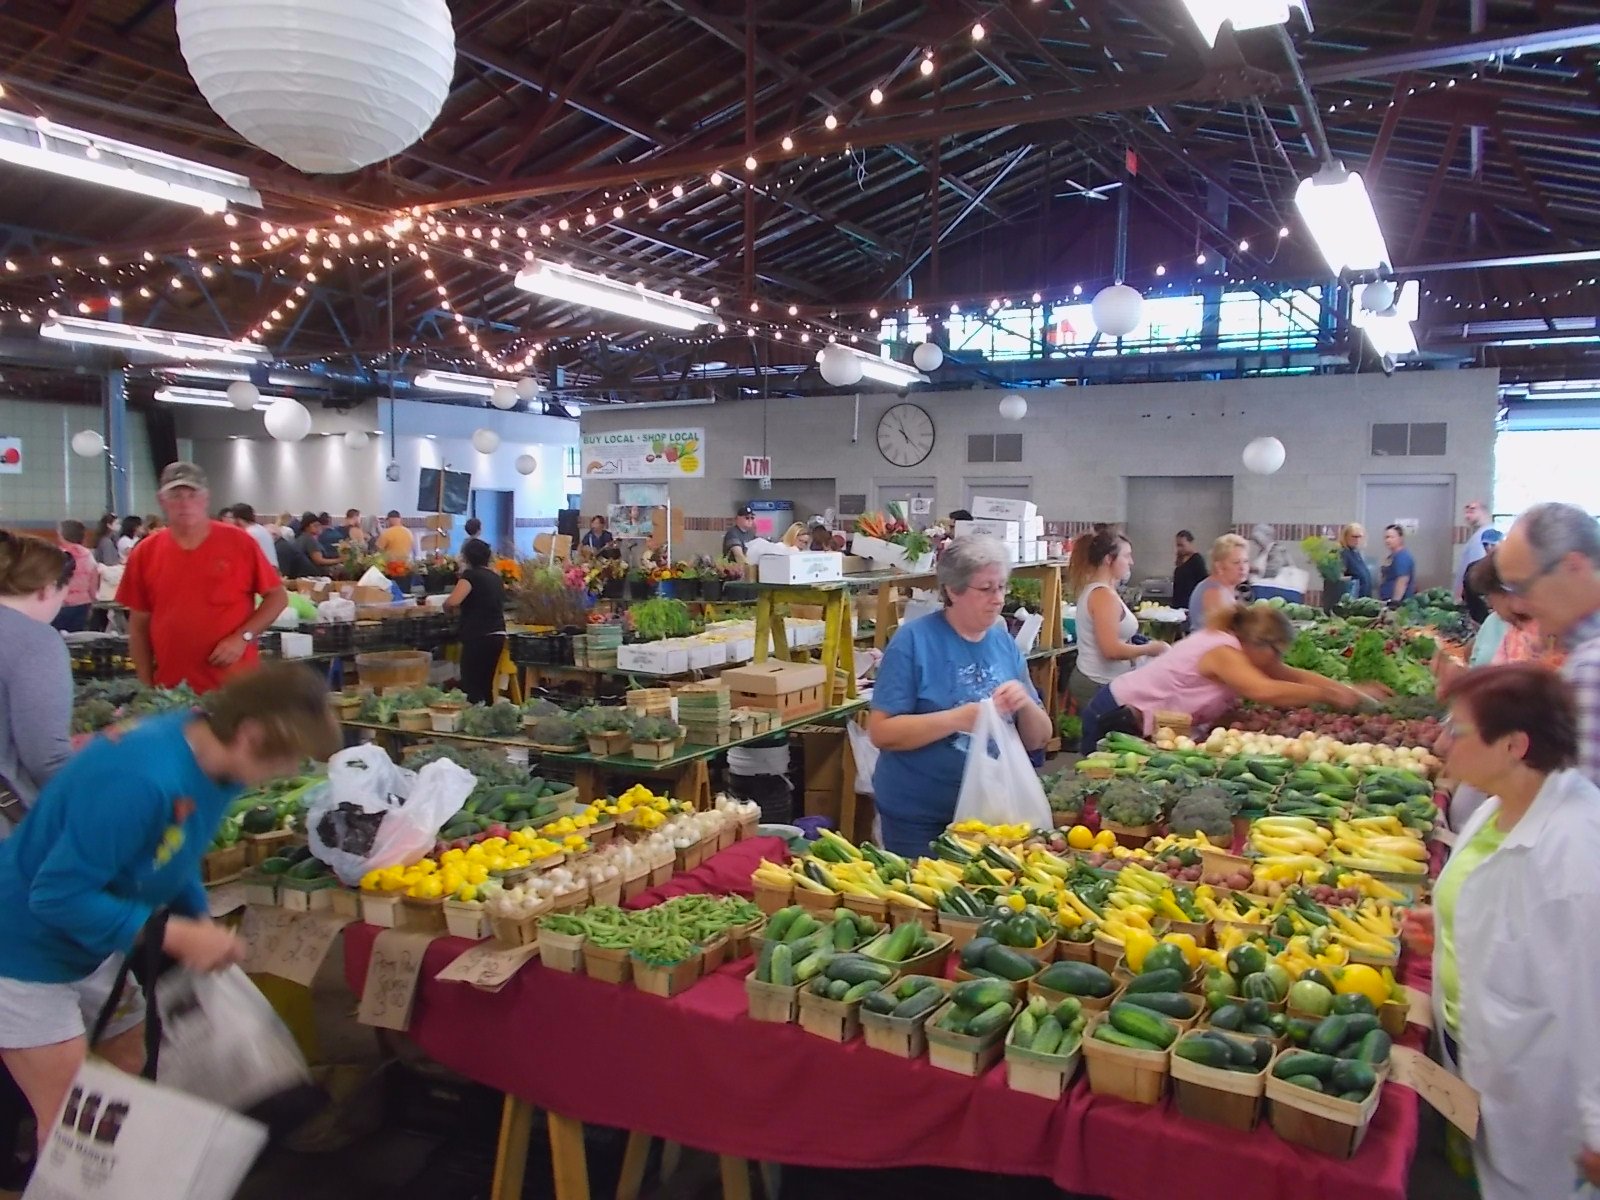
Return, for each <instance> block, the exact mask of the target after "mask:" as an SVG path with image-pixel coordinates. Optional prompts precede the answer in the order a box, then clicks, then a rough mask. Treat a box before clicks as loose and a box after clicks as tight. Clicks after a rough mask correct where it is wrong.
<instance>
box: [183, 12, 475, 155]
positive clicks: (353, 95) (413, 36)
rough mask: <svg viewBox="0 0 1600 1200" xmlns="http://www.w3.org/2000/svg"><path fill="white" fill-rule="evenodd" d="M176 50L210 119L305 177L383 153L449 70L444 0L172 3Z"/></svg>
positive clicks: (431, 107)
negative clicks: (221, 122) (214, 118)
mask: <svg viewBox="0 0 1600 1200" xmlns="http://www.w3.org/2000/svg"><path fill="white" fill-rule="evenodd" d="M177 24H178V45H179V48H180V49H181V50H182V51H183V58H184V61H185V62H186V63H188V64H189V71H190V73H191V74H192V75H193V76H194V81H195V84H196V85H197V86H198V87H199V89H200V93H201V95H203V96H204V97H205V98H206V102H207V103H208V104H210V105H211V107H212V109H214V110H215V111H216V114H217V115H218V116H219V117H221V118H222V119H223V120H224V121H226V122H227V123H228V124H229V125H230V126H232V127H233V128H234V129H235V130H236V131H238V132H239V133H240V134H241V135H243V136H244V137H245V138H246V139H247V140H249V141H250V142H252V143H253V144H255V145H257V146H260V147H261V148H262V149H263V150H267V151H270V152H271V153H273V154H276V155H277V156H278V157H279V158H281V159H283V161H284V162H286V163H288V164H289V165H290V166H292V167H295V168H297V169H299V170H301V171H306V172H308V173H312V174H317V173H324V172H327V173H333V174H343V173H345V172H348V171H355V170H358V169H359V168H361V167H364V166H367V165H368V164H369V163H375V162H380V161H381V160H383V159H386V158H390V157H392V156H394V155H396V154H398V153H400V151H402V150H404V149H405V148H406V147H407V146H410V145H411V144H412V143H413V142H415V141H416V140H417V139H418V138H420V137H421V136H422V135H423V134H424V133H426V132H427V131H428V127H429V126H430V125H432V124H433V122H434V119H435V118H436V117H438V115H439V110H440V108H441V107H442V106H443V104H444V100H445V96H446V95H447V94H448V93H449V90H450V79H451V76H452V75H453V74H454V73H455V63H456V40H455V30H454V28H453V27H452V26H451V23H450V10H449V8H448V6H447V5H446V3H445V0H338V2H337V3H330V2H329V0H178V3H177Z"/></svg>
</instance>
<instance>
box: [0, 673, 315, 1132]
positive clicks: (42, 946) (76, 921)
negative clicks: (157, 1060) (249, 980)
mask: <svg viewBox="0 0 1600 1200" xmlns="http://www.w3.org/2000/svg"><path fill="white" fill-rule="evenodd" d="M205 704H206V707H205V709H204V710H203V711H193V712H189V711H185V712H176V713H169V714H166V715H164V716H159V717H150V718H148V719H146V720H143V721H141V722H140V723H139V724H138V725H136V726H134V727H132V728H130V729H127V730H116V729H113V730H108V731H107V732H106V733H104V734H102V735H101V736H99V737H97V738H95V739H94V741H92V742H91V743H89V745H88V746H86V747H85V748H84V749H83V750H81V751H79V752H78V753H77V754H76V755H74V756H73V757H72V758H70V759H69V760H68V761H67V763H66V765H65V766H64V767H62V768H61V770H60V771H58V772H57V773H56V774H55V776H54V777H53V778H52V779H51V780H50V782H49V783H48V784H47V785H46V786H45V788H44V790H43V791H42V792H41V793H40V794H39V800H38V803H37V804H35V805H34V806H33V808H32V809H30V810H29V812H28V815H27V816H26V817H24V818H23V820H22V822H21V823H20V824H19V825H18V826H17V828H16V832H14V833H13V834H12V835H11V836H10V837H9V838H7V839H6V840H5V841H4V842H0V912H4V913H5V914H6V928H5V935H4V936H3V937H0V1059H3V1060H4V1062H5V1065H6V1068H7V1069H8V1070H9V1071H10V1072H11V1076H12V1078H13V1079H15V1080H16V1082H17V1086H18V1087H20V1088H21V1089H22V1092H23V1094H24V1095H25V1096H27V1098H28V1103H29V1104H30V1105H31V1106H32V1108H33V1112H34V1116H35V1118H36V1119H37V1124H38V1140H39V1144H40V1145H41V1146H42V1145H44V1142H45V1139H46V1138H47V1137H48V1136H49V1134H50V1130H51V1127H52V1125H53V1124H54V1122H55V1119H56V1114H57V1113H59V1112H60V1110H61V1106H62V1104H63V1102H64V1101H65V1099H66V1095H67V1089H68V1088H69V1087H70V1086H71V1084H72V1080H73V1078H74V1077H75V1076H76V1075H77V1073H78V1068H79V1067H81V1066H82V1065H83V1062H84V1058H85V1056H86V1055H87V1054H88V1051H89V1044H88V1033H89V1031H90V1029H91V1028H92V1026H93V1023H94V1021H95V1018H96V1017H97V1016H98V1015H99V1013H100V1010H101V1009H102V1008H103V1007H104V1006H105V1003H106V1000H107V998H108V997H109V996H110V995H111V990H112V987H113V986H114V984H115V982H116V976H117V973H118V970H119V967H120V966H121V962H122V959H123V957H124V956H126V955H127V954H128V953H129V952H130V951H132V950H133V948H134V945H135V943H136V942H137V941H138V940H139V938H140V935H141V933H143V932H144V931H145V928H146V924H147V923H148V922H149V921H150V918H151V916H152V915H154V914H155V913H157V912H158V911H160V910H163V909H166V910H170V914H171V915H170V916H169V917H168V918H167V920H166V922H165V924H164V925H162V926H161V930H162V933H161V946H162V949H163V950H165V951H166V953H167V954H169V955H171V956H172V957H173V958H175V959H177V960H178V961H179V962H180V963H182V964H183V965H184V966H185V967H187V968H189V969H190V970H192V971H202V972H203V971H217V970H221V969H222V968H224V967H226V966H229V965H230V964H232V963H235V962H238V961H239V960H240V959H241V958H242V957H243V943H241V942H240V941H239V939H238V938H237V937H235V936H234V935H233V934H232V933H231V932H229V931H228V930H227V929H226V928H224V927H223V926H221V925H218V924H216V923H214V922H213V921H212V920H211V916H210V912H209V909H208V905H207V902H206V892H205V888H204V886H203V885H202V884H201V881H200V859H201V857H202V856H203V855H204V854H205V852H206V849H207V848H208V847H209V846H210V845H211V841H212V839H213V838H214V837H215V836H216V833H217V827H218V826H219V825H220V824H221V823H222V818H223V817H224V815H226V811H227V808H228V806H229V804H231V803H232V802H233V800H234V799H235V798H236V797H238V795H239V794H240V793H241V792H242V791H243V790H244V789H245V788H246V787H252V786H254V785H256V784H259V783H264V782H265V781H266V780H268V779H272V778H275V777H277V776H281V775H288V774H291V773H292V772H294V771H295V770H297V769H299V766H300V764H301V763H302V762H304V761H305V759H307V758H326V757H327V756H328V755H329V754H331V753H332V752H333V751H334V750H335V749H337V748H338V745H339V728H338V726H337V725H336V724H335V723H334V720H333V717H332V715H331V713H330V711H329V709H328V689H327V685H326V684H325V683H324V682H323V681H322V680H321V679H320V678H318V677H317V676H316V675H314V674H313V673H312V672H310V671H308V670H306V669H305V667H303V666H300V665H297V664H293V663H274V664H270V665H267V666H263V667H261V668H259V669H257V670H255V671H253V672H251V673H250V674H248V675H241V676H239V677H238V678H237V679H235V680H233V681H232V682H230V683H228V684H227V685H225V686H224V687H222V688H220V689H218V690H217V691H215V692H213V693H211V694H210V695H209V696H207V697H206V701H205ZM151 928H152V929H154V928H155V926H152V927H151ZM143 1018H144V1004H143V1002H142V999H141V997H140V995H139V993H138V990H137V989H136V988H135V989H132V990H131V991H130V992H128V993H125V994H124V996H123V998H122V1000H121V1002H120V1003H119V1005H118V1006H117V1008H116V1010H115V1012H114V1014H113V1016H112V1018H111V1021H110V1023H109V1024H108V1025H107V1027H106V1030H105V1033H104V1036H103V1038H102V1040H101V1041H100V1042H99V1043H98V1044H97V1045H96V1046H95V1048H94V1049H95V1051H96V1053H97V1054H99V1055H100V1057H102V1058H104V1059H106V1060H107V1061H108V1062H110V1063H111V1064H112V1065H113V1066H116V1067H120V1068H122V1069H123V1070H126V1071H130V1072H137V1071H138V1070H140V1069H141V1067H142V1065H143V1062H144V1046H143Z"/></svg>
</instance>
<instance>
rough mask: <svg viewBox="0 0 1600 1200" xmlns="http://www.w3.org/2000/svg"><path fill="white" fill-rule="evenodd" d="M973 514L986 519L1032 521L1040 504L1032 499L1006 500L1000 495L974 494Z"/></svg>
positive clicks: (1037, 512) (1037, 513)
mask: <svg viewBox="0 0 1600 1200" xmlns="http://www.w3.org/2000/svg"><path fill="white" fill-rule="evenodd" d="M972 515H973V516H974V517H979V518H982V519H983V520H986V521H1031V520H1033V518H1034V517H1037V516H1038V515H1039V506H1038V505H1037V504H1035V503H1034V502H1033V501H1031V500H1006V499H1003V498H1001V497H999V496H974V497H973V498H972Z"/></svg>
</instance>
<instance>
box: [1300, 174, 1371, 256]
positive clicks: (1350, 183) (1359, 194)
mask: <svg viewBox="0 0 1600 1200" xmlns="http://www.w3.org/2000/svg"><path fill="white" fill-rule="evenodd" d="M1294 203H1295V207H1296V208H1298V209H1299V210H1300V217H1301V219H1302V220H1304V221H1305V223H1306V228H1307V229H1309V230H1310V231H1311V239H1312V240H1313V241H1314V242H1316V243H1317V249H1318V250H1320V251H1322V257H1323V258H1325V259H1327V260H1328V267H1329V269H1330V270H1332V271H1333V273H1334V274H1335V275H1340V274H1343V273H1344V272H1345V271H1385V270H1388V269H1389V268H1390V267H1391V266H1393V263H1392V262H1391V260H1390V258H1389V244H1388V243H1387V242H1385V241H1384V240H1383V230H1382V229H1380V228H1378V214H1377V212H1375V211H1374V210H1373V207H1372V197H1371V196H1369V195H1367V185H1366V184H1365V183H1363V182H1362V180H1361V176H1360V174H1359V173H1358V172H1355V171H1346V170H1345V169H1344V167H1343V166H1342V165H1340V164H1339V163H1329V164H1328V165H1327V166H1325V167H1323V168H1322V170H1320V171H1318V172H1317V173H1316V174H1315V175H1313V176H1312V177H1311V178H1309V179H1302V180H1301V181H1300V186H1299V188H1297V189H1296V191H1295V194H1294Z"/></svg>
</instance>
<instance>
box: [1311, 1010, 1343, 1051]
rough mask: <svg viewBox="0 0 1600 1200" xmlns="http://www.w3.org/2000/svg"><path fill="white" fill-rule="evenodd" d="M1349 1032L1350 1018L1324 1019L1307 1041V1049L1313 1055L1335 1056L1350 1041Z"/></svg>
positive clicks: (1334, 1017) (1335, 1017)
mask: <svg viewBox="0 0 1600 1200" xmlns="http://www.w3.org/2000/svg"><path fill="white" fill-rule="evenodd" d="M1349 1032H1350V1018H1349V1017H1339V1016H1333V1017H1324V1018H1322V1021H1321V1022H1320V1023H1319V1024H1318V1025H1317V1027H1316V1028H1315V1029H1313V1030H1312V1031H1311V1036H1310V1037H1308V1038H1307V1039H1306V1049H1307V1050H1310V1051H1311V1052H1312V1053H1313V1054H1335V1053H1337V1052H1338V1050H1339V1047H1340V1046H1343V1045H1344V1044H1345V1042H1347V1041H1349Z"/></svg>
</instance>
